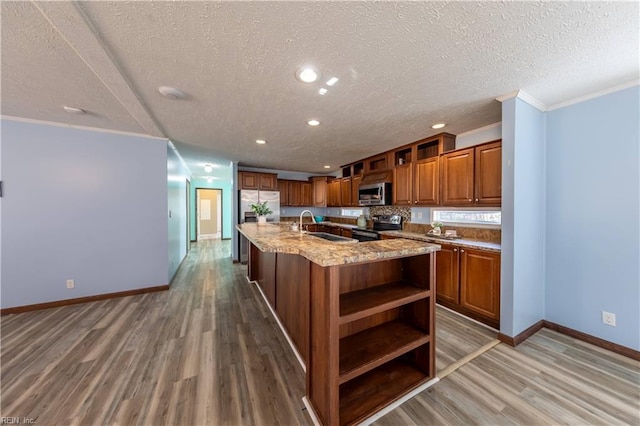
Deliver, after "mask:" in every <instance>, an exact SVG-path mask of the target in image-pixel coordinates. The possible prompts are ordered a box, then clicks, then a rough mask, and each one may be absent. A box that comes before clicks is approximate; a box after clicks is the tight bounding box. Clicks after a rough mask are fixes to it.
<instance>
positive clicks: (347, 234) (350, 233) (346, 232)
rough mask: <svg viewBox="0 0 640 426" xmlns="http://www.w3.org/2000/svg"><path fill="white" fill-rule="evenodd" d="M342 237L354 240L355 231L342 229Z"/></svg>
mask: <svg viewBox="0 0 640 426" xmlns="http://www.w3.org/2000/svg"><path fill="white" fill-rule="evenodd" d="M340 235H342V236H343V237H347V238H353V231H352V230H351V229H348V228H342V229H341V231H340Z"/></svg>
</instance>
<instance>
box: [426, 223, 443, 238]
mask: <svg viewBox="0 0 640 426" xmlns="http://www.w3.org/2000/svg"><path fill="white" fill-rule="evenodd" d="M431 228H432V229H431V231H429V233H430V234H433V235H440V234H442V228H444V223H442V222H437V221H436V222H431Z"/></svg>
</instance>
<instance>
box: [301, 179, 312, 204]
mask: <svg viewBox="0 0 640 426" xmlns="http://www.w3.org/2000/svg"><path fill="white" fill-rule="evenodd" d="M311 192H312V188H311V183H310V182H301V183H300V194H301V195H300V204H301V205H303V206H310V205H311V204H312V198H313V194H312V193H311Z"/></svg>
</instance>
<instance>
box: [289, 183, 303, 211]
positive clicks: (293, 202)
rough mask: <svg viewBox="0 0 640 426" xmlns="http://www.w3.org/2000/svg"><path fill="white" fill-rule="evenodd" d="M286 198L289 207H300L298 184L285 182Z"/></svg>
mask: <svg viewBox="0 0 640 426" xmlns="http://www.w3.org/2000/svg"><path fill="white" fill-rule="evenodd" d="M287 197H288V199H289V205H290V206H300V205H301V194H300V182H296V181H295V180H290V181H288V182H287Z"/></svg>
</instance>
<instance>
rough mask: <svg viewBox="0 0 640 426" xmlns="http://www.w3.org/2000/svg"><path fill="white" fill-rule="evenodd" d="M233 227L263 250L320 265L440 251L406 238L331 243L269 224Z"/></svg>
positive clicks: (437, 248)
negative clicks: (301, 258)
mask: <svg viewBox="0 0 640 426" xmlns="http://www.w3.org/2000/svg"><path fill="white" fill-rule="evenodd" d="M236 228H237V229H238V231H240V233H241V234H242V235H244V236H245V237H247V239H248V240H249V241H251V243H253V244H254V245H255V246H256V247H257V248H258V249H259V250H261V251H263V252H271V253H286V254H298V255H300V256H303V257H304V258H306V259H308V260H310V261H311V262H313V263H316V264H318V265H320V266H335V265H345V264H350V263H364V262H372V261H376V260H382V259H393V258H399V257H408V256H415V255H420V254H428V253H433V252H436V251H439V250H440V245H439V244H433V243H430V242H426V241H416V240H406V239H389V240H378V241H367V242H357V241H353V242H331V241H326V240H323V239H322V238H318V237H314V236H312V235H308V234H304V233H301V232H293V231H291V230H288V229H286V228H283V227H281V226H279V225H274V224H269V223H267V224H264V225H258V224H257V223H244V224H241V225H236Z"/></svg>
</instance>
